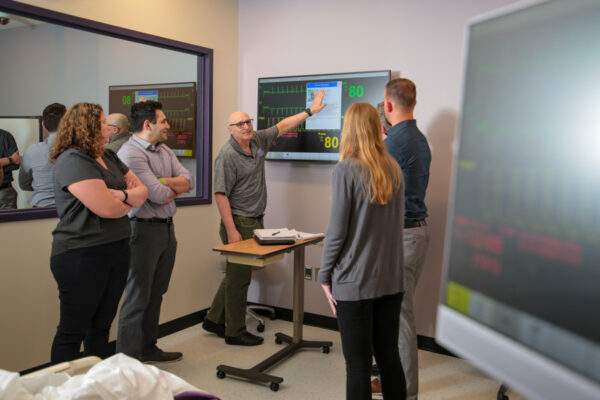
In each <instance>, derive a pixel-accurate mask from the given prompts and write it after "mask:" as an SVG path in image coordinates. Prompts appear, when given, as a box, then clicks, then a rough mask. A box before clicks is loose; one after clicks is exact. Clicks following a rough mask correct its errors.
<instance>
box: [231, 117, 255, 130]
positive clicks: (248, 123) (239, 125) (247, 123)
mask: <svg viewBox="0 0 600 400" xmlns="http://www.w3.org/2000/svg"><path fill="white" fill-rule="evenodd" d="M252 121H254V119H253V118H250V119H247V120H245V121H240V122H236V123H235V124H229V126H237V127H238V128H243V127H244V125H252Z"/></svg>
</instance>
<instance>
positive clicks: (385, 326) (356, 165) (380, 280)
mask: <svg viewBox="0 0 600 400" xmlns="http://www.w3.org/2000/svg"><path fill="white" fill-rule="evenodd" d="M403 194H404V188H403V182H402V172H401V171H400V167H399V165H398V163H397V162H396V161H395V160H394V159H393V158H392V157H391V156H390V155H389V153H388V152H387V151H386V149H385V146H384V144H383V140H382V138H381V124H380V122H379V116H378V115H377V111H376V110H375V108H374V107H373V106H372V105H370V104H367V103H355V104H352V105H351V106H350V107H349V108H348V111H347V112H346V114H345V116H344V127H343V130H342V143H341V148H340V162H339V163H338V164H337V165H336V166H335V167H334V169H333V175H332V199H331V211H330V215H329V223H328V225H327V234H326V235H325V243H324V247H323V264H322V267H321V270H320V271H319V277H318V280H319V282H320V283H321V285H322V287H323V291H324V292H325V295H326V297H327V300H328V302H329V305H330V307H331V310H332V311H333V313H334V315H337V319H338V326H339V328H340V335H341V338H342V352H343V354H344V358H345V360H346V398H347V399H370V398H371V384H370V379H369V378H370V373H371V359H372V357H373V355H375V359H376V360H377V365H379V370H380V372H381V380H382V383H383V398H384V399H404V398H406V383H405V381H404V373H403V371H402V364H401V361H400V354H399V352H398V334H399V324H400V307H401V304H402V297H403V294H404V293H403V292H404V268H403V258H404V256H403V249H402V246H398V243H402V231H403V222H404V205H403V203H404V196H403Z"/></svg>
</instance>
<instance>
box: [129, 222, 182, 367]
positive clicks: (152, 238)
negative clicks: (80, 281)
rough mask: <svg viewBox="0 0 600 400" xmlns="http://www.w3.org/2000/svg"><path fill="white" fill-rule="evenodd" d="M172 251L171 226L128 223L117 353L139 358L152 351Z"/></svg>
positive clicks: (172, 264)
mask: <svg viewBox="0 0 600 400" xmlns="http://www.w3.org/2000/svg"><path fill="white" fill-rule="evenodd" d="M176 250H177V240H176V238H175V228H174V226H173V224H165V223H152V222H141V221H132V222H131V264H130V267H129V276H128V277H127V285H126V286H125V299H124V300H123V305H122V306H121V311H120V313H119V331H118V334H117V353H118V352H121V353H125V354H127V355H128V356H130V357H135V358H140V357H141V356H143V355H146V354H149V353H151V352H152V351H154V350H155V348H156V341H157V339H158V319H159V317H160V306H161V304H162V297H163V295H164V294H165V293H166V292H167V289H168V288H169V281H170V280H171V272H173V266H174V265H175V253H176Z"/></svg>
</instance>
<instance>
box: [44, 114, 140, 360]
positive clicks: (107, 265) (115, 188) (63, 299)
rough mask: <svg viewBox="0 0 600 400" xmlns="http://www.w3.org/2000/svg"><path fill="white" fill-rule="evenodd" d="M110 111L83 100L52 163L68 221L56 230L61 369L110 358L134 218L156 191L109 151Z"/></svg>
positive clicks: (64, 124)
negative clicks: (150, 191)
mask: <svg viewBox="0 0 600 400" xmlns="http://www.w3.org/2000/svg"><path fill="white" fill-rule="evenodd" d="M109 134H110V128H109V127H108V125H106V118H105V116H104V113H103V111H102V107H101V106H99V105H97V104H90V103H78V104H75V105H74V106H73V107H71V108H70V109H69V110H68V111H67V113H66V114H65V115H64V117H63V118H62V120H61V122H60V124H59V127H58V134H57V137H56V140H55V142H54V145H53V147H52V149H51V151H50V160H51V161H52V162H53V163H54V193H55V197H56V210H57V212H58V216H59V218H60V220H59V222H58V225H57V226H56V229H54V231H53V232H52V235H53V237H54V239H53V241H52V254H51V257H50V268H51V270H52V274H53V275H54V279H56V282H57V283H58V290H59V298H60V322H59V324H58V327H57V330H56V336H55V337H54V342H53V343H52V352H51V361H52V363H53V364H55V363H59V362H63V361H69V360H73V359H75V358H79V356H80V354H79V349H80V347H81V343H82V342H83V345H84V355H96V356H99V357H106V356H108V355H110V349H109V347H108V334H109V329H110V325H111V323H112V320H113V319H114V317H115V314H116V313H117V306H118V304H119V300H120V299H121V295H122V294H123V290H124V288H125V283H126V280H127V274H128V271H129V234H130V227H129V226H130V225H129V218H127V213H128V212H129V210H131V208H132V207H140V206H141V205H142V204H143V203H144V202H145V201H146V197H147V195H148V190H147V188H146V186H144V185H143V184H142V183H141V182H140V180H139V179H138V178H137V176H135V174H134V173H133V172H132V171H130V170H129V168H127V166H125V164H123V163H122V162H121V161H120V160H119V158H118V157H117V155H116V154H115V153H114V152H112V151H110V150H108V151H106V152H105V151H104V144H105V143H107V142H108V138H109Z"/></svg>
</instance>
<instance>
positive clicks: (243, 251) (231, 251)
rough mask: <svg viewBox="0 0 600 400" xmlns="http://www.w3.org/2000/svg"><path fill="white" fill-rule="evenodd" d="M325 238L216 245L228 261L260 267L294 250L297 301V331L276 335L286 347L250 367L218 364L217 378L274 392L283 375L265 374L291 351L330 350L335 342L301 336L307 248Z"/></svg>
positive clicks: (277, 340) (295, 315) (277, 339)
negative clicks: (258, 385) (259, 384)
mask: <svg viewBox="0 0 600 400" xmlns="http://www.w3.org/2000/svg"><path fill="white" fill-rule="evenodd" d="M322 240H323V238H322V237H319V238H313V239H305V240H296V243H294V244H283V245H268V246H262V245H260V244H258V242H257V241H256V240H254V239H248V240H244V241H241V242H237V243H232V244H226V245H223V246H219V247H215V248H214V249H213V251H217V252H219V253H221V254H222V255H224V256H227V260H228V261H229V262H233V263H239V264H246V265H252V266H258V267H264V266H266V265H268V264H271V263H274V262H276V261H279V260H281V259H283V256H284V254H285V253H289V252H291V251H293V252H294V300H293V301H294V302H293V314H294V317H293V320H294V325H293V326H294V334H293V337H290V336H288V335H286V334H284V333H281V332H277V333H276V334H275V343H277V344H281V343H283V342H285V343H287V346H285V347H284V348H283V349H281V350H279V351H278V352H277V353H275V354H273V355H272V356H270V357H269V358H267V359H266V360H264V361H262V362H260V363H258V364H256V365H255V366H254V367H252V368H250V369H242V368H236V367H230V366H227V365H219V366H218V367H217V377H218V378H220V379H223V378H225V376H227V374H229V375H232V376H237V377H241V378H246V379H249V380H251V381H257V382H262V383H269V384H270V386H269V387H270V388H271V390H272V391H274V392H276V391H277V390H279V384H280V383H281V382H283V378H281V377H278V376H274V375H269V374H265V373H264V371H266V370H268V369H269V368H271V367H272V366H274V365H275V364H277V363H279V362H281V361H282V360H284V359H286V358H287V357H289V356H291V355H292V354H294V353H296V352H297V351H298V350H300V349H301V348H303V347H313V348H318V347H320V348H321V349H322V351H323V353H325V354H327V353H329V348H330V347H331V346H333V343H332V342H320V341H308V340H304V339H303V338H302V323H303V318H304V249H305V248H306V246H309V245H312V244H316V243H319V242H320V241H322Z"/></svg>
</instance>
